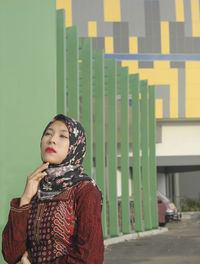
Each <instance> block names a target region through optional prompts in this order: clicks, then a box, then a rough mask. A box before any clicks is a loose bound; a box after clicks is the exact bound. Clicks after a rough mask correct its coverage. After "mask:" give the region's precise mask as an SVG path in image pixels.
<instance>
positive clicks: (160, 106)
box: [156, 99, 163, 118]
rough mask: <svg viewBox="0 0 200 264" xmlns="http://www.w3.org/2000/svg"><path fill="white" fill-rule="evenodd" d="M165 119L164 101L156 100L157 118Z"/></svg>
mask: <svg viewBox="0 0 200 264" xmlns="http://www.w3.org/2000/svg"><path fill="white" fill-rule="evenodd" d="M162 117H163V100H162V99H156V118H162Z"/></svg>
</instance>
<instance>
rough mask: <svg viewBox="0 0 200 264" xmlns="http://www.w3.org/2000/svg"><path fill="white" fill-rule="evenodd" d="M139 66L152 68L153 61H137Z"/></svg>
mask: <svg viewBox="0 0 200 264" xmlns="http://www.w3.org/2000/svg"><path fill="white" fill-rule="evenodd" d="M138 66H139V68H146V69H148V68H153V67H154V63H153V61H139V64H138Z"/></svg>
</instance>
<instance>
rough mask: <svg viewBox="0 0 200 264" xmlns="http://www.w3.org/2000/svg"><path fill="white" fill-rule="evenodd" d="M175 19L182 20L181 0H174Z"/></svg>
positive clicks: (182, 5) (182, 6)
mask: <svg viewBox="0 0 200 264" xmlns="http://www.w3.org/2000/svg"><path fill="white" fill-rule="evenodd" d="M176 21H177V22H184V3H183V0H176Z"/></svg>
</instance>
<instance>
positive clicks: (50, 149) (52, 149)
mask: <svg viewBox="0 0 200 264" xmlns="http://www.w3.org/2000/svg"><path fill="white" fill-rule="evenodd" d="M45 152H47V153H56V151H55V149H54V148H49V147H48V148H46V149H45Z"/></svg>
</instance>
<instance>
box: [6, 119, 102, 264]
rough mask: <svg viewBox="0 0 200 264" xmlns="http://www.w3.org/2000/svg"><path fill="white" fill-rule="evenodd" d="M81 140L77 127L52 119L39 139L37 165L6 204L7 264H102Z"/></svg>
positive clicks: (97, 200) (94, 197)
mask: <svg viewBox="0 0 200 264" xmlns="http://www.w3.org/2000/svg"><path fill="white" fill-rule="evenodd" d="M85 151H86V136H85V132H84V129H83V127H82V126H81V124H80V123H79V122H77V121H76V120H74V119H71V118H69V117H66V116H64V115H57V116H56V117H54V119H53V120H52V121H51V122H50V123H49V124H48V125H47V127H46V128H45V130H44V133H43V135H42V139H41V158H42V161H43V164H42V165H41V166H40V167H39V168H37V169H36V170H35V171H34V172H33V173H32V174H30V175H29V176H28V178H27V182H26V186H25V189H24V193H23V195H22V196H21V198H15V199H13V200H12V201H11V208H10V214H9V219H8V223H7V225H6V227H5V229H4V231H3V255H4V258H5V260H6V261H7V262H8V263H9V264H14V263H18V262H19V263H21V264H27V263H28V264H30V263H31V264H38V263H42V264H50V263H51V264H58V263H59V264H62V263H65V264H67V263H69V264H72V263H74V264H79V263H87V264H102V263H103V253H104V245H103V235H102V227H101V204H102V198H101V193H100V191H99V190H98V188H97V186H96V185H95V183H94V181H93V180H92V179H91V178H90V177H88V176H87V175H86V174H84V173H83V167H82V166H81V164H82V161H83V157H84V155H85Z"/></svg>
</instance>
